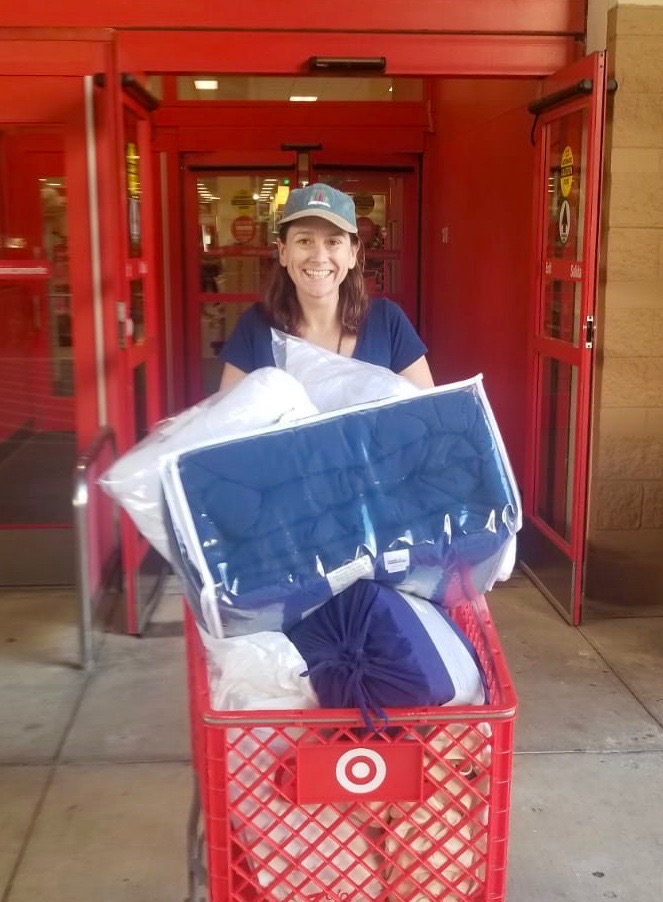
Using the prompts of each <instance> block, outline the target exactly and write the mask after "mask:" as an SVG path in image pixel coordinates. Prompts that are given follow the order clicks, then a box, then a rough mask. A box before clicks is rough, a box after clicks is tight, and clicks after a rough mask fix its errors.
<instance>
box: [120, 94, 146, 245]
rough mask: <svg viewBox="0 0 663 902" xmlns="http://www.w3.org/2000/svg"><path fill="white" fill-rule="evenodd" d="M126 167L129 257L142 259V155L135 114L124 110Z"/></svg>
mask: <svg viewBox="0 0 663 902" xmlns="http://www.w3.org/2000/svg"><path fill="white" fill-rule="evenodd" d="M124 136H125V137H124V141H125V143H124V157H125V159H124V165H125V176H126V179H125V185H126V194H127V235H128V256H129V257H140V255H141V253H142V238H141V231H142V230H141V209H140V195H141V171H140V154H139V152H138V146H139V145H138V120H137V118H136V116H135V114H134V113H133V112H132V111H131V110H128V109H126V108H125V110H124Z"/></svg>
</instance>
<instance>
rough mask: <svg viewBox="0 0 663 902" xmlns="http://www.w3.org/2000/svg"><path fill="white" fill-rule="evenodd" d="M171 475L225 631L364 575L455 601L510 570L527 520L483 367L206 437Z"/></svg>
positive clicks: (180, 563)
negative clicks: (293, 419)
mask: <svg viewBox="0 0 663 902" xmlns="http://www.w3.org/2000/svg"><path fill="white" fill-rule="evenodd" d="M341 359H342V358H341ZM161 477H162V482H163V486H164V493H165V499H166V504H167V507H168V513H169V519H170V527H171V529H170V534H171V540H172V548H173V561H174V564H175V566H176V568H177V569H178V572H179V573H180V575H181V576H182V578H183V580H184V582H185V585H187V587H188V595H189V599H190V601H191V602H192V605H193V608H194V613H195V614H196V616H197V618H198V619H199V622H201V623H203V625H205V627H206V628H207V629H208V630H210V631H212V632H213V633H214V634H215V635H220V634H221V631H225V634H226V635H241V634H243V633H249V632H256V631H259V630H263V629H284V630H286V631H287V630H288V629H289V628H290V627H291V626H292V625H293V624H294V623H296V622H297V621H298V620H299V619H301V618H302V617H304V616H306V615H307V614H308V613H310V612H311V611H312V610H314V609H315V608H316V607H317V606H318V605H320V604H322V603H323V602H324V601H326V600H327V599H329V598H330V597H331V596H332V595H336V594H338V593H339V592H341V591H343V589H345V588H347V587H348V586H350V585H352V584H353V583H354V582H356V581H357V580H358V579H362V578H364V579H377V580H378V581H381V582H385V583H388V584H392V585H394V586H397V587H399V588H401V589H403V590H406V591H409V592H412V593H414V594H415V595H417V596H419V597H421V598H427V599H429V600H431V601H435V602H438V603H441V604H444V605H446V606H448V607H451V606H454V605H456V604H459V603H461V602H463V601H465V600H467V599H473V598H475V597H476V596H478V595H481V594H483V593H484V592H485V591H487V590H488V589H490V588H491V587H492V585H493V583H494V581H495V580H496V579H498V578H500V579H504V578H505V577H506V576H508V573H509V567H510V565H512V562H513V542H514V537H515V534H516V532H517V530H518V529H519V528H520V525H521V508H520V499H519V496H518V491H517V488H516V484H515V480H514V478H513V474H512V471H511V467H510V464H509V461H508V458H507V455H506V451H505V449H504V445H503V442H502V439H501V437H500V434H499V430H498V428H497V425H496V423H495V419H494V416H493V414H492V411H491V409H490V405H489V403H488V400H487V398H486V395H485V392H484V390H483V385H482V380H481V377H479V376H477V377H475V378H474V379H471V380H467V381H465V382H461V383H455V384H453V385H448V386H441V387H439V388H434V389H429V390H426V391H419V392H417V394H416V396H414V397H412V398H404V399H398V400H387V401H377V402H373V403H371V404H365V405H359V406H357V407H353V408H349V409H344V410H342V411H338V412H336V413H331V414H324V415H319V416H316V417H312V418H310V419H308V420H307V421H306V422H302V423H299V424H298V425H296V426H292V425H291V426H283V425H277V426H271V427H267V428H265V429H260V430H255V431H254V432H252V433H247V434H245V435H243V436H242V437H238V438H234V439H227V440H225V441H220V442H214V443H207V444H201V445H200V446H199V447H197V448H191V449H189V450H187V451H185V452H181V453H178V454H172V455H169V456H167V457H164V458H162V459H161Z"/></svg>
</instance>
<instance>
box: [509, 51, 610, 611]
mask: <svg viewBox="0 0 663 902" xmlns="http://www.w3.org/2000/svg"><path fill="white" fill-rule="evenodd" d="M582 79H591V80H592V82H593V90H592V92H591V94H589V95H586V96H581V97H576V98H575V99H571V100H568V101H566V102H563V103H560V104H558V105H556V106H554V108H552V109H550V110H549V111H547V112H545V113H543V114H542V115H541V116H540V119H539V122H538V129H537V132H538V135H539V141H540V146H541V152H540V156H539V168H538V170H537V172H536V184H535V192H534V199H535V200H534V202H535V208H534V219H533V222H534V225H535V230H536V238H535V242H536V243H535V245H534V260H533V263H534V269H533V273H532V298H533V303H532V310H531V313H532V326H531V330H530V334H531V347H530V365H531V372H530V391H529V397H530V404H529V405H528V415H529V423H528V450H529V459H528V463H527V467H526V482H525V499H524V500H525V503H524V512H525V515H526V517H527V519H528V520H529V521H530V523H531V524H532V526H533V528H534V529H535V530H536V531H537V532H538V533H539V534H540V536H541V537H542V538H543V540H544V541H547V542H549V543H550V545H551V546H553V547H554V548H556V549H557V551H558V552H559V553H560V554H561V555H562V557H565V558H567V559H568V560H569V561H570V563H571V566H572V568H573V569H572V572H573V584H572V598H571V604H570V610H567V609H565V608H564V607H563V606H560V605H559V603H558V602H557V600H556V598H555V597H554V594H553V593H551V591H550V590H549V588H548V587H547V586H546V582H545V580H544V579H537V582H539V584H540V585H541V587H542V588H543V589H544V591H546V594H547V595H548V596H549V597H551V600H552V601H553V603H555V604H556V606H557V607H559V608H560V610H561V612H562V614H564V615H565V616H567V617H568V618H569V619H570V620H571V622H572V623H573V624H574V625H578V624H579V623H580V619H581V612H582V591H583V577H584V572H583V570H584V562H585V557H584V555H585V545H586V532H587V508H588V503H587V501H588V499H587V493H588V479H589V447H590V431H591V393H592V376H593V360H594V347H593V343H591V344H590V343H588V342H587V343H586V342H585V328H586V323H587V318H588V317H589V316H595V306H596V290H597V277H598V246H599V223H600V195H601V176H602V170H603V129H604V115H605V93H606V69H605V54H604V53H595V54H592V55H591V56H588V57H585V58H583V59H581V60H578V61H577V62H576V63H574V64H573V65H571V66H569V67H568V68H566V69H564V70H563V71H562V72H559V73H556V74H555V76H553V77H552V78H551V79H549V80H548V81H547V82H546V83H545V93H546V94H548V93H549V94H554V92H556V91H561V90H563V89H565V88H568V87H570V86H573V85H576V84H577V83H578V82H580V80H582ZM581 110H587V111H588V131H587V154H586V172H585V173H583V176H584V179H585V184H586V195H585V205H584V230H583V254H582V260H581V261H580V263H579V264H578V263H576V262H575V261H568V260H557V259H554V260H547V259H546V246H547V229H548V201H547V179H548V165H547V164H548V152H547V143H544V142H547V141H548V129H547V126H548V125H549V124H550V123H552V122H554V121H555V120H557V119H558V118H560V117H562V116H566V115H570V114H572V113H574V112H577V111H581ZM547 276H552V277H553V278H559V279H561V280H563V281H564V282H565V283H567V284H568V283H574V282H576V281H579V282H580V285H581V305H580V334H579V340H578V345H577V346H576V347H574V346H573V344H572V343H570V342H567V341H562V340H559V339H556V338H549V337H547V336H546V335H545V286H546V277H547ZM544 359H555V360H558V361H560V362H561V363H563V364H566V365H568V366H569V367H575V368H576V370H577V373H578V386H577V405H576V411H575V416H574V418H573V421H572V423H571V428H572V430H574V435H575V453H574V468H573V490H572V491H573V496H572V497H573V502H574V503H573V512H572V518H571V536H570V539H569V540H568V541H567V540H565V539H564V538H563V537H561V536H560V535H558V533H557V532H556V531H555V530H554V529H552V528H551V527H550V526H549V525H548V524H547V523H546V522H544V521H543V520H542V518H541V517H540V516H539V515H538V513H537V488H536V482H537V474H538V473H539V471H540V466H541V454H542V449H541V441H540V440H541V435H542V429H543V426H544V424H545V423H546V419H545V414H546V409H545V408H544V406H543V405H544V404H545V399H543V398H542V394H541V392H542V377H543V372H542V369H543V361H544ZM565 413H567V414H568V413H569V411H568V410H566V411H564V410H559V411H558V421H559V424H560V425H562V419H563V418H564V414H565ZM567 422H568V420H567ZM564 460H565V458H564V453H563V449H561V448H558V449H557V460H555V461H552V462H550V463H551V464H552V466H553V467H561V466H562V465H563V464H564ZM529 569H530V572H531V575H533V576H534V577H535V578H537V573H536V569H534V568H529Z"/></svg>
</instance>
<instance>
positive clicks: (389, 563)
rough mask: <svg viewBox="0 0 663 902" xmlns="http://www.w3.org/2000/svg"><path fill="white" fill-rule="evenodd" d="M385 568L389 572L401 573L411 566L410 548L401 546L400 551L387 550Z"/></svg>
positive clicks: (384, 555)
mask: <svg viewBox="0 0 663 902" xmlns="http://www.w3.org/2000/svg"><path fill="white" fill-rule="evenodd" d="M382 557H383V558H384V568H385V570H386V571H387V573H400V572H401V571H402V570H407V569H408V567H409V566H410V549H409V548H401V549H400V550H399V551H385V553H384V554H383V555H382Z"/></svg>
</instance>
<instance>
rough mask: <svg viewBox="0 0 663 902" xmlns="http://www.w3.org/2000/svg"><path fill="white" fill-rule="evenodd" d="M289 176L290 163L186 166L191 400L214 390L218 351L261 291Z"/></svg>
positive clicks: (270, 262) (273, 253)
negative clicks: (191, 222) (192, 223)
mask: <svg viewBox="0 0 663 902" xmlns="http://www.w3.org/2000/svg"><path fill="white" fill-rule="evenodd" d="M293 184H294V167H292V168H290V167H288V168H274V169H269V168H260V169H252V170H245V171H237V170H223V171H219V170H193V171H191V175H190V179H189V191H188V202H189V205H190V206H189V208H190V209H191V207H192V205H194V204H195V217H196V232H195V242H194V240H193V236H192V233H191V229H189V233H190V243H189V248H190V253H189V255H188V259H189V261H190V266H189V270H190V271H189V275H188V280H187V281H188V285H189V296H190V298H191V300H192V303H191V304H189V305H188V310H189V316H188V324H187V346H188V355H189V359H190V360H192V361H193V360H199V361H200V366H199V368H198V367H196V371H195V372H192V373H191V374H190V379H191V385H190V389H189V396H188V400H189V401H190V403H194V402H195V401H197V400H198V399H199V398H200V397H204V396H206V395H209V394H211V393H212V392H215V391H217V390H218V388H219V381H220V379H221V363H220V361H219V360H218V356H217V355H218V353H219V351H220V350H221V348H222V347H223V344H224V342H225V341H226V339H227V338H228V336H229V335H230V333H231V332H232V330H233V329H234V327H235V323H236V322H237V319H238V318H239V316H240V315H241V313H242V312H243V311H244V310H246V309H247V308H248V307H249V306H250V305H251V304H253V303H254V302H255V301H257V300H259V299H260V298H261V297H262V296H263V294H264V291H265V288H266V286H267V280H268V279H269V275H270V273H271V270H272V265H273V263H274V260H275V259H276V244H275V240H276V223H277V221H278V215H279V211H280V209H281V207H282V206H283V204H284V203H285V201H286V199H287V197H288V193H289V191H290V187H291V185H293ZM194 261H195V262H194Z"/></svg>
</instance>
